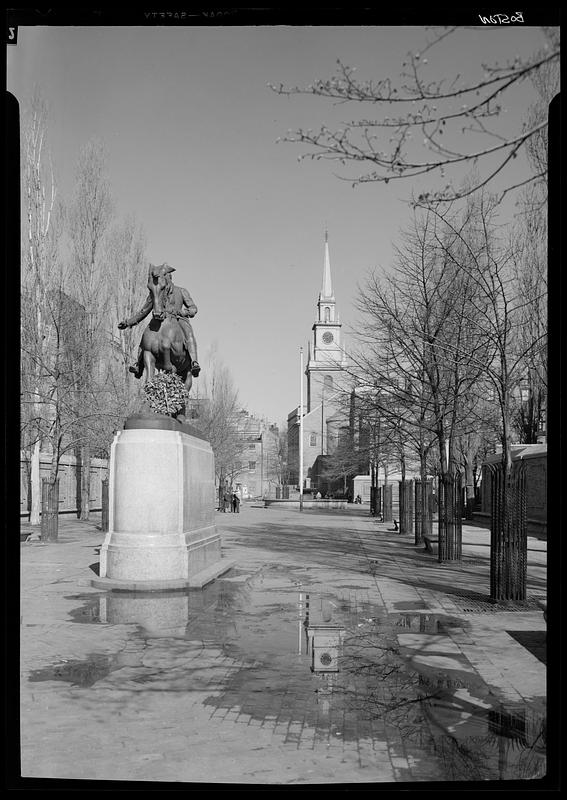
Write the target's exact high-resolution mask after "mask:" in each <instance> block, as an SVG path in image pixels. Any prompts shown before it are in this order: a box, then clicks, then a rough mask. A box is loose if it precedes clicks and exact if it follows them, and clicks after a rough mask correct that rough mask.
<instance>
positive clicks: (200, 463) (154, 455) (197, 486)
mask: <svg viewBox="0 0 567 800" xmlns="http://www.w3.org/2000/svg"><path fill="white" fill-rule="evenodd" d="M129 423H130V424H129V425H126V426H125V430H122V431H119V432H118V433H117V434H116V436H115V438H114V442H113V443H112V447H111V452H110V465H109V485H108V493H109V525H108V528H109V530H108V533H107V534H106V537H105V539H104V543H103V545H102V548H101V553H100V577H99V578H98V579H96V586H97V588H113V589H114V588H116V589H118V590H120V589H123V590H124V591H139V590H142V591H144V590H147V591H154V590H164V589H175V588H189V587H192V586H204V585H205V584H206V583H208V582H210V580H213V579H214V577H216V576H217V575H219V574H222V573H223V572H226V571H227V569H230V565H229V564H225V563H224V562H223V560H222V554H221V541H220V536H219V535H218V533H217V531H216V527H215V522H214V520H215V508H216V502H215V500H216V498H215V484H214V458H213V452H212V449H211V446H210V444H209V442H208V441H206V439H203V438H201V437H200V436H199V435H198V432H195V431H194V430H193V431H191V433H187V432H185V430H183V429H181V426H180V429H179V430H175V429H174V430H171V429H159V428H158V429H156V428H147V427H143V428H138V427H131V424H132V422H131V420H130V421H129ZM209 575H212V576H213V577H211V578H210V577H208V576H209ZM92 585H93V586H94V585H95V582H93V583H92Z"/></svg>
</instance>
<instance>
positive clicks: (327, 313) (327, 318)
mask: <svg viewBox="0 0 567 800" xmlns="http://www.w3.org/2000/svg"><path fill="white" fill-rule="evenodd" d="M330 321H331V309H330V308H329V307H328V306H327V307H326V308H325V322H330Z"/></svg>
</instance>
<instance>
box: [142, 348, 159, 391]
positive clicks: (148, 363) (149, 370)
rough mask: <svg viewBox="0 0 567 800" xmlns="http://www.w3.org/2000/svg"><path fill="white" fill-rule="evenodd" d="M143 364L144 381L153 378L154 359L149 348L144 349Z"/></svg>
mask: <svg viewBox="0 0 567 800" xmlns="http://www.w3.org/2000/svg"><path fill="white" fill-rule="evenodd" d="M144 366H145V368H146V383H147V382H148V381H151V380H153V378H154V373H155V370H156V359H155V356H154V354H153V353H152V351H151V350H144Z"/></svg>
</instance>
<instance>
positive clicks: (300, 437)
mask: <svg viewBox="0 0 567 800" xmlns="http://www.w3.org/2000/svg"><path fill="white" fill-rule="evenodd" d="M299 367H300V375H299V381H300V384H299V386H300V388H299V398H300V399H299V510H300V511H303V347H300V348H299Z"/></svg>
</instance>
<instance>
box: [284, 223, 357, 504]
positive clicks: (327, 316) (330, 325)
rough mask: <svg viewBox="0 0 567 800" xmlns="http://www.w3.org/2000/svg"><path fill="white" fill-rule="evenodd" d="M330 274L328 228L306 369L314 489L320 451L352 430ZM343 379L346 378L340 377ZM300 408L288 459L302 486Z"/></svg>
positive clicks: (291, 419) (292, 419) (306, 444)
mask: <svg viewBox="0 0 567 800" xmlns="http://www.w3.org/2000/svg"><path fill="white" fill-rule="evenodd" d="M341 327H342V326H341V323H340V320H339V313H338V310H337V303H336V299H335V294H334V291H333V283H332V279H331V261H330V257H329V242H328V236H327V233H326V232H325V253H324V264H323V279H322V283H321V291H320V292H319V298H318V300H317V312H316V319H315V322H314V323H313V327H312V336H311V341H310V342H309V347H308V351H307V364H306V368H305V378H306V384H305V387H304V397H305V398H306V401H307V402H306V405H305V404H304V408H303V485H304V488H307V489H309V488H311V485H312V473H313V466H314V464H315V461H316V459H317V457H318V456H325V455H328V454H329V453H332V452H333V450H334V449H335V447H336V445H337V443H338V441H339V437H340V436H341V434H342V433H343V432H345V431H348V425H349V421H348V410H347V411H346V412H345V408H344V397H345V395H344V391H341V390H344V388H345V387H344V385H343V384H344V381H345V379H346V378H347V377H348V376H347V373H346V369H347V365H348V359H347V357H346V354H345V350H344V341H343V337H342V333H341ZM341 379H342V380H341ZM299 422H300V408H299V406H298V407H297V408H295V409H294V410H293V411H292V412H291V413H290V414H289V415H288V423H287V428H288V464H289V469H290V483H293V484H298V485H299Z"/></svg>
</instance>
